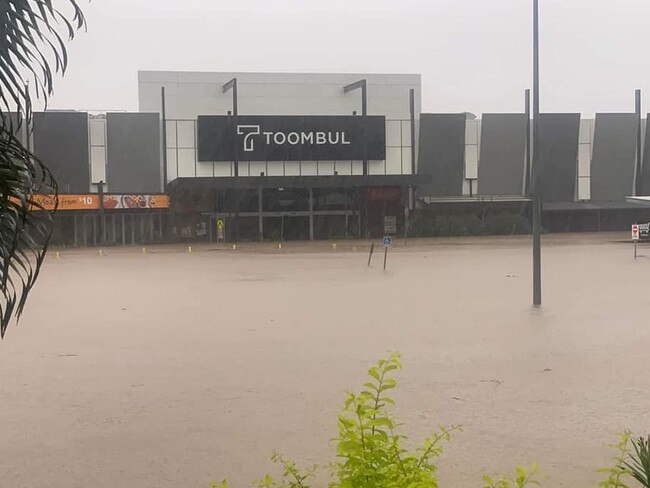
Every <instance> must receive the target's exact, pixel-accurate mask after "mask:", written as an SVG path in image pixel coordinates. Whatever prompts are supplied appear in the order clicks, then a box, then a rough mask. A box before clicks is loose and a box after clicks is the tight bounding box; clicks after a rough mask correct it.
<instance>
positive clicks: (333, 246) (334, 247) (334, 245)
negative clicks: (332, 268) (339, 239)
mask: <svg viewBox="0 0 650 488" xmlns="http://www.w3.org/2000/svg"><path fill="white" fill-rule="evenodd" d="M332 249H334V250H335V251H336V243H334V244H332Z"/></svg>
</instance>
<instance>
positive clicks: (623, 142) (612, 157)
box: [591, 114, 637, 202]
mask: <svg viewBox="0 0 650 488" xmlns="http://www.w3.org/2000/svg"><path fill="white" fill-rule="evenodd" d="M636 130H637V119H636V115H635V114H596V125H595V128H594V145H593V155H592V158H591V199H592V200H593V201H596V202H611V201H623V200H625V197H626V196H630V195H632V194H633V186H634V165H635V162H636Z"/></svg>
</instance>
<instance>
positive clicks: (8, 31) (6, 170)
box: [0, 0, 86, 337]
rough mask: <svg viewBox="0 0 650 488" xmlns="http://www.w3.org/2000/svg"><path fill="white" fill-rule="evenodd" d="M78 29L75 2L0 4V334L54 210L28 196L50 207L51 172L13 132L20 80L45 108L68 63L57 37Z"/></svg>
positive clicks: (26, 105) (23, 97)
mask: <svg viewBox="0 0 650 488" xmlns="http://www.w3.org/2000/svg"><path fill="white" fill-rule="evenodd" d="M55 4H56V5H55ZM63 6H66V7H67V8H68V10H66V12H65V13H64V12H63V11H62V10H60V8H63ZM70 9H71V10H70ZM85 25H86V23H85V18H84V15H83V12H82V11H81V9H80V7H79V5H78V4H77V1H76V0H58V2H57V1H53V0H2V1H0V337H4V335H5V333H6V330H7V327H8V325H9V324H10V323H11V322H12V320H14V319H17V318H19V317H20V315H21V313H22V311H23V309H24V307H25V303H26V299H27V297H28V295H29V292H30V290H31V289H32V288H33V286H34V284H35V282H36V280H37V279H38V276H39V272H40V269H41V266H42V264H43V260H44V259H45V255H46V252H47V248H48V244H49V241H50V236H51V234H52V226H53V212H54V211H47V210H45V209H44V208H43V207H42V205H40V204H38V203H37V202H36V201H35V199H34V196H35V195H54V198H55V209H56V202H57V185H56V182H55V180H54V178H53V176H52V174H51V172H50V171H49V170H48V169H47V168H46V167H45V166H44V165H43V164H42V163H41V162H40V161H39V160H38V159H37V158H36V157H35V156H34V155H33V154H31V153H30V152H29V151H28V150H27V149H26V148H25V147H24V145H23V142H22V141H21V140H20V138H19V137H18V134H17V133H18V129H20V127H21V124H23V123H25V124H27V126H28V127H29V124H30V121H31V118H32V113H31V103H30V93H29V91H30V90H29V88H27V84H26V82H27V81H32V83H33V85H32V86H33V88H32V90H33V91H34V93H35V94H36V96H37V97H40V96H41V95H42V96H43V102H44V103H45V104H46V103H47V98H48V97H49V95H51V93H52V90H53V83H54V76H55V75H56V74H57V73H61V74H63V73H64V72H65V70H66V68H67V65H68V56H67V52H66V48H65V42H64V39H65V38H68V39H72V38H74V36H75V33H76V32H77V30H79V29H82V28H84V27H85ZM12 111H15V112H16V113H17V117H15V119H16V123H14V120H13V119H12V117H11V116H10V112H12Z"/></svg>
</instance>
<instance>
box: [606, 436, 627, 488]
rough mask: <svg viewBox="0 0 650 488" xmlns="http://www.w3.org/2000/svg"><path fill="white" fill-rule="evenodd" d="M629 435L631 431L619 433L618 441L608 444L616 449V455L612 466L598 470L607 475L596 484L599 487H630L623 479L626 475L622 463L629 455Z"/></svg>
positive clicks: (625, 469)
mask: <svg viewBox="0 0 650 488" xmlns="http://www.w3.org/2000/svg"><path fill="white" fill-rule="evenodd" d="M630 437H631V433H630V432H629V431H625V432H623V433H621V434H620V436H619V441H618V443H617V444H612V445H611V446H610V447H612V448H613V449H614V450H615V451H616V456H614V458H613V461H614V465H613V466H612V467H610V468H603V469H600V470H598V471H599V472H600V473H604V474H606V475H607V478H606V479H604V480H603V481H601V482H600V483H599V484H598V486H600V487H601V488H630V485H628V484H627V483H626V482H625V481H624V479H625V477H626V476H627V475H628V470H627V468H626V467H625V465H624V463H625V460H626V459H627V458H628V456H629V448H628V446H629V444H630Z"/></svg>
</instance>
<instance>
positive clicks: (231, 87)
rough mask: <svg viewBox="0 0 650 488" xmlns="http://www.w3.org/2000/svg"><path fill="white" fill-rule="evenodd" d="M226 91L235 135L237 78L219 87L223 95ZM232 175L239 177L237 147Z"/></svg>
mask: <svg viewBox="0 0 650 488" xmlns="http://www.w3.org/2000/svg"><path fill="white" fill-rule="evenodd" d="M228 90H232V115H233V117H234V123H235V134H236V133H237V129H236V127H237V115H239V113H238V110H237V102H238V96H237V78H233V79H232V80H230V81H229V82H228V83H225V84H224V85H223V86H222V87H221V91H222V92H223V93H226V92H227V91H228ZM233 166H234V170H233V174H234V176H239V146H238V145H235V161H233Z"/></svg>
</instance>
